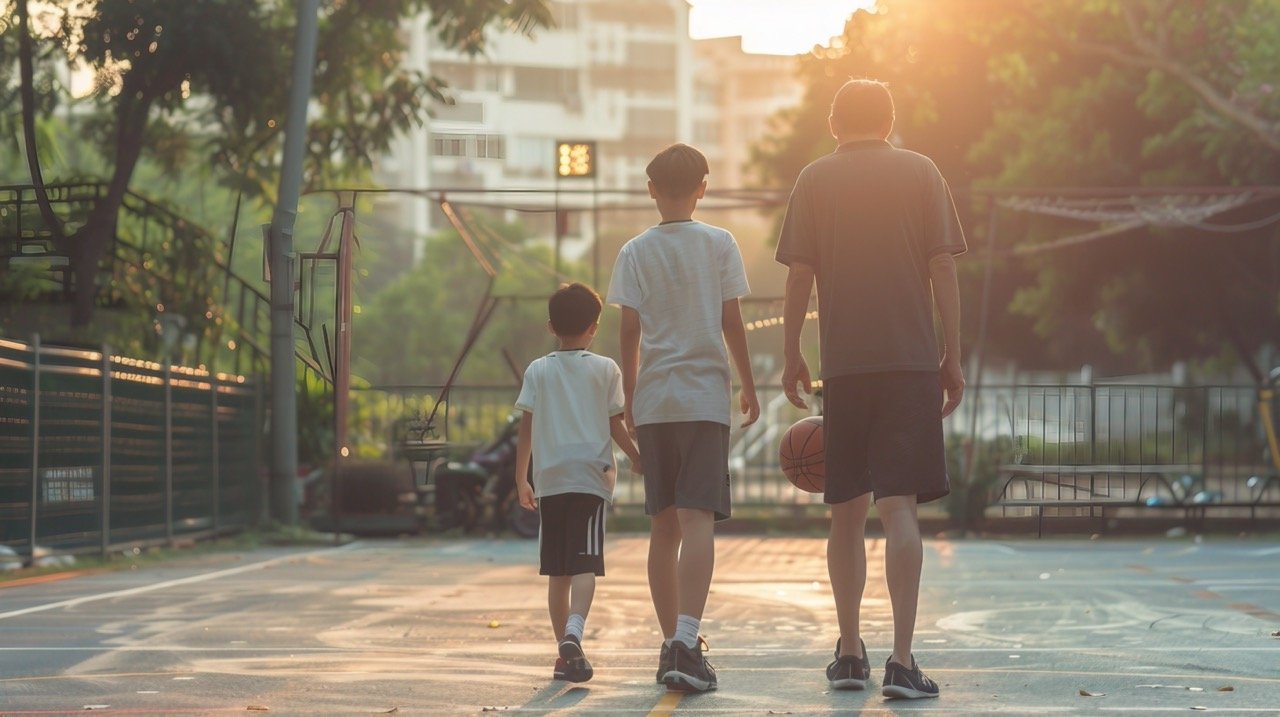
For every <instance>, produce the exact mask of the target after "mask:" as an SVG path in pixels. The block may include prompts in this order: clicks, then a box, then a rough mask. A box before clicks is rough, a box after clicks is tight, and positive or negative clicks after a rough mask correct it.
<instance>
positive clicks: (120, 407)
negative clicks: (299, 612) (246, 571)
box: [0, 337, 262, 556]
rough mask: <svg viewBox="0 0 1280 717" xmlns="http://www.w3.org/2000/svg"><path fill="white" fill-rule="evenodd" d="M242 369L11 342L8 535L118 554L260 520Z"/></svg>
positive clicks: (250, 394)
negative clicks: (220, 370) (213, 370)
mask: <svg viewBox="0 0 1280 717" xmlns="http://www.w3.org/2000/svg"><path fill="white" fill-rule="evenodd" d="M261 413H262V401H261V397H260V392H259V391H258V388H257V386H256V385H255V384H253V383H251V382H249V381H247V380H246V379H245V378H244V377H243V376H234V375H226V374H210V373H209V372H207V371H204V370H201V369H193V368H187V367H182V366H169V365H163V366H162V365H160V364H156V363H152V362H148V361H141V360H137V359H131V358H128V357H123V356H113V355H111V352H110V350H109V349H106V348H104V350H102V351H88V350H81V349H69V348H62V347H53V346H42V345H40V342H39V339H38V337H37V338H36V339H35V340H34V341H33V343H30V344H28V343H23V342H18V341H9V340H4V339H0V543H3V544H5V545H8V546H9V547H11V548H13V549H15V550H17V551H18V552H19V553H21V554H23V555H26V556H32V554H33V553H34V552H35V550H36V548H37V547H45V548H50V549H56V550H59V551H65V552H99V553H103V554H105V553H107V552H109V551H112V550H116V549H119V548H120V547H122V546H137V545H140V544H150V543H156V544H158V543H165V542H171V541H173V540H175V539H178V538H195V537H202V536H208V535H212V534H217V533H220V532H225V531H232V530H237V529H242V528H244V527H247V526H249V525H251V524H253V523H256V520H257V516H258V515H259V514H260V506H261V502H260V501H261V491H260V481H259V477H258V460H257V457H258V455H259V440H260V437H261V430H260V425H261V421H260V419H259V417H260V415H261Z"/></svg>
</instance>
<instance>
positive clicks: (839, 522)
mask: <svg viewBox="0 0 1280 717" xmlns="http://www.w3.org/2000/svg"><path fill="white" fill-rule="evenodd" d="M870 505H871V494H870V493H865V494H863V495H860V496H858V497H857V498H854V499H853V500H847V501H845V502H843V503H837V504H835V505H833V506H831V533H830V534H829V535H828V537H827V573H828V575H830V577H831V592H832V594H833V595H834V596H835V601H836V618H837V620H839V623H840V655H841V656H854V657H862V656H863V655H862V647H861V640H860V639H859V638H860V637H861V635H860V630H859V625H858V623H859V616H860V613H861V609H862V592H863V589H864V588H865V587H866V584H867V543H866V537H865V532H864V531H865V527H866V522H867V510H868V508H869V507H870Z"/></svg>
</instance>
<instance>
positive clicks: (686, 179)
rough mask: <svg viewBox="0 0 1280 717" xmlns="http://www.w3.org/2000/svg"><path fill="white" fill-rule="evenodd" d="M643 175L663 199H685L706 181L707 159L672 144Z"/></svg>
mask: <svg viewBox="0 0 1280 717" xmlns="http://www.w3.org/2000/svg"><path fill="white" fill-rule="evenodd" d="M644 171H645V173H646V174H648V175H649V180H650V181H652V182H653V188H654V189H655V190H657V192H658V194H661V195H662V196H664V197H687V196H689V195H690V194H693V191H694V190H695V189H697V188H698V185H700V184H702V180H704V179H706V177H707V174H708V173H710V171H711V170H710V169H709V168H708V167H707V158H706V156H704V155H703V154H702V152H699V151H698V150H696V149H694V148H693V147H690V146H689V145H687V144H679V143H677V144H673V145H671V146H670V147H667V148H666V149H664V150H662V151H661V152H659V153H658V155H657V156H656V157H654V158H653V160H652V161H650V162H649V166H648V167H645V170H644Z"/></svg>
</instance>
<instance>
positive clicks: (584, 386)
mask: <svg viewBox="0 0 1280 717" xmlns="http://www.w3.org/2000/svg"><path fill="white" fill-rule="evenodd" d="M623 405H624V404H623V396H622V371H620V370H619V369H618V364H616V363H614V362H613V359H610V358H608V357H605V356H600V355H599V354H594V353H591V352H590V351H587V350H586V349H574V350H570V351H553V352H552V353H550V354H547V355H546V356H543V357H541V358H538V359H535V360H534V362H533V363H531V364H529V368H528V369H526V370H525V372H524V385H523V386H521V388H520V396H519V397H518V398H517V399H516V408H518V409H520V410H521V411H527V412H529V413H532V414H533V490H534V494H535V495H536V496H538V497H539V498H545V497H547V496H549V495H558V494H560V493H590V494H592V495H598V496H600V497H601V498H604V499H605V500H608V501H612V500H613V486H614V481H615V478H616V473H617V471H616V470H615V469H614V465H613V438H612V437H611V436H610V434H609V418H610V417H611V416H616V415H618V414H619V413H622V411H623Z"/></svg>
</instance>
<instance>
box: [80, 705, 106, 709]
mask: <svg viewBox="0 0 1280 717" xmlns="http://www.w3.org/2000/svg"><path fill="white" fill-rule="evenodd" d="M84 708H85V709H87V710H105V709H110V708H111V705H85V706H84Z"/></svg>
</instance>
